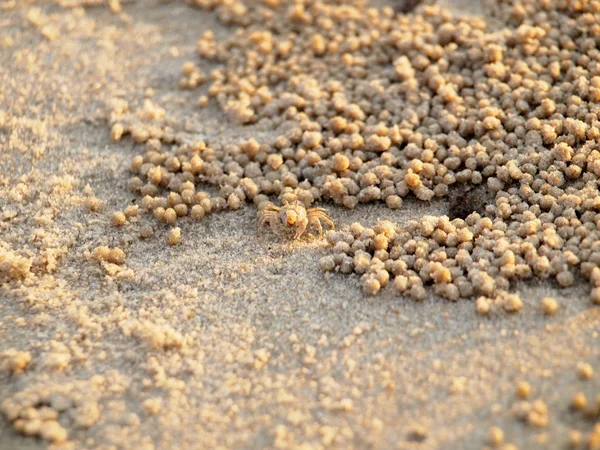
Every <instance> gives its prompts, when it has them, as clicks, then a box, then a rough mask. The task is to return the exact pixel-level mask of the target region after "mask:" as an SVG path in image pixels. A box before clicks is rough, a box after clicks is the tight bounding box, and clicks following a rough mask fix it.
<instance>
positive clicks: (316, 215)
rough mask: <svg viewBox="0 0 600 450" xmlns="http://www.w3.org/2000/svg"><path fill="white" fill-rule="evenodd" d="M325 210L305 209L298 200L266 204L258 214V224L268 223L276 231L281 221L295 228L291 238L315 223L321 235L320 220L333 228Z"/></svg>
mask: <svg viewBox="0 0 600 450" xmlns="http://www.w3.org/2000/svg"><path fill="white" fill-rule="evenodd" d="M326 212H327V211H326V210H325V209H323V208H309V209H306V207H305V206H304V205H303V204H302V203H300V202H299V201H295V202H293V203H289V202H288V201H284V202H283V206H282V207H279V206H275V205H267V206H266V207H265V209H264V210H263V211H262V212H261V213H260V215H259V219H258V226H259V227H260V226H261V225H264V224H266V223H268V224H269V225H270V226H271V229H272V230H273V231H274V232H277V225H279V224H280V223H281V224H283V225H285V226H286V227H288V228H293V229H295V230H296V233H295V234H294V237H293V239H297V238H299V237H300V236H302V235H303V234H304V232H305V231H306V228H307V227H308V226H309V225H310V224H313V223H315V224H316V225H317V228H318V230H319V237H323V227H322V225H321V220H322V221H324V222H325V223H327V225H329V226H330V227H331V228H332V229H333V230H335V226H334V225H333V222H332V221H331V219H330V218H329V217H328V216H327V214H326Z"/></svg>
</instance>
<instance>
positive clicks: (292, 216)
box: [285, 211, 297, 225]
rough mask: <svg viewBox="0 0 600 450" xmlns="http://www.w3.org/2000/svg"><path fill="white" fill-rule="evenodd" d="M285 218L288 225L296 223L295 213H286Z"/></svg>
mask: <svg viewBox="0 0 600 450" xmlns="http://www.w3.org/2000/svg"><path fill="white" fill-rule="evenodd" d="M285 218H286V220H287V224H288V225H294V224H295V223H296V219H297V216H296V212H295V211H286V213H285Z"/></svg>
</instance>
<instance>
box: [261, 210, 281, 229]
mask: <svg viewBox="0 0 600 450" xmlns="http://www.w3.org/2000/svg"><path fill="white" fill-rule="evenodd" d="M276 217H277V213H276V212H275V211H263V212H262V215H261V216H260V219H258V226H259V227H260V226H261V225H263V224H265V223H266V222H268V223H269V224H272V222H273V221H272V219H273V218H276Z"/></svg>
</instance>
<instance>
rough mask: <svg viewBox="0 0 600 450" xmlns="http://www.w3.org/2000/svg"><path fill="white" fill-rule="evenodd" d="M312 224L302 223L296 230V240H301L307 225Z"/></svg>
mask: <svg viewBox="0 0 600 450" xmlns="http://www.w3.org/2000/svg"><path fill="white" fill-rule="evenodd" d="M308 223H310V222H309V221H306V223H301V224H300V225H299V226H298V228H297V229H296V234H294V239H297V238H299V237H300V236H302V235H303V234H304V232H305V231H306V225H307V224H308Z"/></svg>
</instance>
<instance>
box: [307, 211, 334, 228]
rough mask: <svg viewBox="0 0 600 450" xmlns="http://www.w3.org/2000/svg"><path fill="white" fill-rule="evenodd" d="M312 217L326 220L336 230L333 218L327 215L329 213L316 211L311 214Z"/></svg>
mask: <svg viewBox="0 0 600 450" xmlns="http://www.w3.org/2000/svg"><path fill="white" fill-rule="evenodd" d="M311 217H314V218H316V219H322V220H324V221H325V222H326V223H327V224H328V225H329V226H330V227H331V228H332V229H333V230H335V225H334V224H333V222H332V221H331V219H330V218H329V217H327V215H326V214H325V213H323V212H321V211H315V212H313V213H312V214H311Z"/></svg>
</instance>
